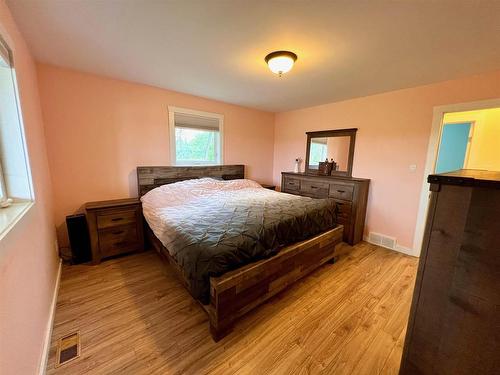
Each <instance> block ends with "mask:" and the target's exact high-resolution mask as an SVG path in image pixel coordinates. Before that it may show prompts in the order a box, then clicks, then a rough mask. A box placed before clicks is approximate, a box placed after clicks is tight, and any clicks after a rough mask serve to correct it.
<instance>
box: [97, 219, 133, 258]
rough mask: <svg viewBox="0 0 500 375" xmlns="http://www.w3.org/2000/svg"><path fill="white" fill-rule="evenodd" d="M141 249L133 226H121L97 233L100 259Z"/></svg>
mask: <svg viewBox="0 0 500 375" xmlns="http://www.w3.org/2000/svg"><path fill="white" fill-rule="evenodd" d="M140 248H141V238H140V236H139V233H137V226H136V225H135V224H129V225H122V226H117V227H114V228H108V229H105V230H100V231H99V249H100V252H101V256H102V257H108V256H112V255H117V254H121V253H124V252H127V251H133V250H138V249H140Z"/></svg>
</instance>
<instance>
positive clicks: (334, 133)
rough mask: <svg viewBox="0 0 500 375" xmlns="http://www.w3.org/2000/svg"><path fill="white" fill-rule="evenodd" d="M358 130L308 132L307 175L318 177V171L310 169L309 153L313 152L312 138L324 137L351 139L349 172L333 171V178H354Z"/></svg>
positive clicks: (348, 162) (348, 161)
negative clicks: (353, 164)
mask: <svg viewBox="0 0 500 375" xmlns="http://www.w3.org/2000/svg"><path fill="white" fill-rule="evenodd" d="M357 131H358V129H357V128H349V129H338V130H320V131H315V132H306V134H307V147H306V165H305V169H304V170H305V173H306V174H310V175H318V170H317V169H310V168H309V151H310V150H311V138H323V137H350V142H349V157H348V160H347V171H332V173H331V175H332V176H346V177H352V162H353V160H354V144H355V143H356V132H357Z"/></svg>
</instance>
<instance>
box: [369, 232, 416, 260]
mask: <svg viewBox="0 0 500 375" xmlns="http://www.w3.org/2000/svg"><path fill="white" fill-rule="evenodd" d="M363 241H366V242H369V243H371V244H373V245H377V246H380V247H384V248H386V249H389V250H394V251H397V252H400V253H403V254H406V255H411V256H412V257H418V256H419V255H418V254H417V253H416V251H415V250H414V249H411V248H409V247H404V246H401V245H396V246H395V247H394V248H392V247H387V246H384V245H381V244H379V243H375V242H372V241H370V239H369V237H368V236H363Z"/></svg>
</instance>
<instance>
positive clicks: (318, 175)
mask: <svg viewBox="0 0 500 375" xmlns="http://www.w3.org/2000/svg"><path fill="white" fill-rule="evenodd" d="M281 174H286V175H293V176H297V177H320V178H331V179H336V180H338V179H340V180H347V181H360V182H363V181H370V179H369V178H358V177H348V176H337V175H331V176H325V175H321V174H310V173H304V172H299V173H296V172H281Z"/></svg>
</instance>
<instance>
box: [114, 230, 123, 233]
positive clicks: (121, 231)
mask: <svg viewBox="0 0 500 375" xmlns="http://www.w3.org/2000/svg"><path fill="white" fill-rule="evenodd" d="M123 232H124V231H123V230H115V231H114V232H111V233H112V234H122V233H123Z"/></svg>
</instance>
